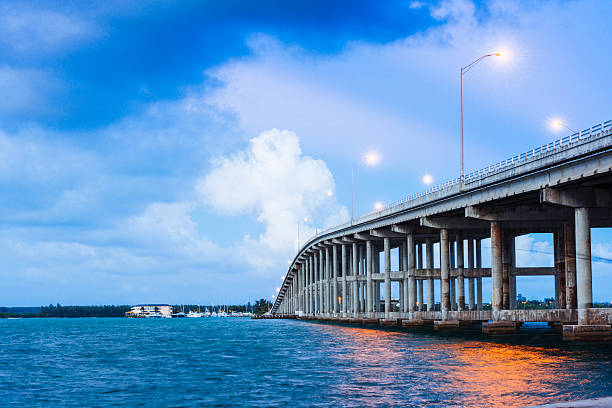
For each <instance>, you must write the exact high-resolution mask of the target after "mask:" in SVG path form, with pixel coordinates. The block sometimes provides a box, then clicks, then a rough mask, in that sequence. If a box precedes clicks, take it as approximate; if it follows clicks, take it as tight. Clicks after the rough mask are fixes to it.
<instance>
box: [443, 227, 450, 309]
mask: <svg viewBox="0 0 612 408" xmlns="http://www.w3.org/2000/svg"><path fill="white" fill-rule="evenodd" d="M448 257H449V244H448V231H447V230H446V229H445V228H443V229H441V230H440V309H441V310H442V320H448V312H449V310H450V301H451V299H450V282H449V259H448Z"/></svg>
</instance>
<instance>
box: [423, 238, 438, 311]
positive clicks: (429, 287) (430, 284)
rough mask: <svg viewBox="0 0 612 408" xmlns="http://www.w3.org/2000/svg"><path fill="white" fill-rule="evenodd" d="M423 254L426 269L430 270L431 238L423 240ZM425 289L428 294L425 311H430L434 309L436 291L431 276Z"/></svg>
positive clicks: (431, 262) (431, 261) (431, 259)
mask: <svg viewBox="0 0 612 408" xmlns="http://www.w3.org/2000/svg"><path fill="white" fill-rule="evenodd" d="M425 254H426V255H427V256H426V258H427V269H430V270H431V269H433V266H434V258H433V256H434V255H433V241H432V240H431V238H427V239H426V240H425ZM427 291H428V292H429V296H428V297H427V311H428V312H431V311H433V310H434V308H435V305H436V293H435V290H434V280H433V278H429V279H427Z"/></svg>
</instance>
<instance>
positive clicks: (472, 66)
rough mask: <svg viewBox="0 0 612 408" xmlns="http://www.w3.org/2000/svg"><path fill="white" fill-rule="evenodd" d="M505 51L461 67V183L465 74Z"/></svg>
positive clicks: (501, 55)
mask: <svg viewBox="0 0 612 408" xmlns="http://www.w3.org/2000/svg"><path fill="white" fill-rule="evenodd" d="M505 56H506V54H505V52H504V51H499V52H497V53H494V54H486V55H483V56H482V57H480V58H478V59H477V60H476V61H474V62H472V63H471V64H468V65H466V66H465V67H462V68H461V184H462V185H463V179H464V173H463V75H464V74H466V73H467V72H468V71H469V70H470V69H472V68H474V67H475V66H476V65H477V64H478V63H479V62H480V61H482V60H483V59H485V58H488V57H502V58H503V57H505Z"/></svg>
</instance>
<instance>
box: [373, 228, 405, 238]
mask: <svg viewBox="0 0 612 408" xmlns="http://www.w3.org/2000/svg"><path fill="white" fill-rule="evenodd" d="M370 235H371V236H373V237H377V238H404V237H405V235H404V234H400V233H398V232H393V231H391V230H387V229H372V230H370Z"/></svg>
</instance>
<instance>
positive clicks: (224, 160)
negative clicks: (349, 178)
mask: <svg viewBox="0 0 612 408" xmlns="http://www.w3.org/2000/svg"><path fill="white" fill-rule="evenodd" d="M333 190H334V180H333V177H332V174H331V172H330V171H329V169H328V168H327V165H326V164H325V163H324V162H323V161H322V160H316V159H313V158H312V157H308V156H304V155H302V151H301V149H300V144H299V140H298V137H297V135H296V134H295V133H293V132H291V131H287V130H278V129H272V130H268V131H264V132H262V133H261V134H260V135H259V136H257V137H255V138H253V139H251V140H250V143H249V148H248V149H247V150H245V151H241V152H238V153H235V154H233V155H231V156H229V157H221V158H219V159H216V160H215V161H214V162H213V165H212V169H211V170H210V172H209V173H208V174H207V175H206V176H204V177H203V178H202V179H201V180H200V182H199V183H198V191H199V192H200V193H201V195H202V197H203V199H204V200H205V202H206V203H208V204H210V205H211V206H212V207H214V208H215V209H216V210H217V211H218V212H219V213H221V214H223V215H234V214H239V213H247V214H252V215H254V216H256V217H257V220H258V221H259V222H261V223H263V224H264V225H265V231H264V232H263V233H262V234H260V236H259V237H258V239H257V240H254V239H251V238H250V237H245V238H244V239H243V241H242V243H241V244H240V247H241V249H242V251H243V252H244V253H245V255H247V256H246V257H245V259H247V260H248V261H249V263H251V265H253V266H257V267H258V268H262V267H268V266H269V265H271V264H276V265H279V264H280V265H282V264H284V263H285V262H286V259H287V257H290V256H292V255H293V252H294V251H295V241H296V237H297V229H298V223H300V226H301V236H302V242H303V239H304V238H305V237H307V236H309V235H310V234H311V233H312V228H309V227H308V225H310V224H311V223H312V221H306V222H304V221H303V220H304V219H309V220H313V218H314V216H316V215H317V213H318V211H319V209H320V208H321V207H326V209H327V210H328V211H330V212H335V213H336V214H337V215H335V216H334V218H333V222H335V221H343V220H346V218H347V212H346V209H345V208H343V207H340V206H338V205H337V204H336V203H335V199H334V198H333V196H330V195H328V191H333ZM319 222H321V221H319Z"/></svg>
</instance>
